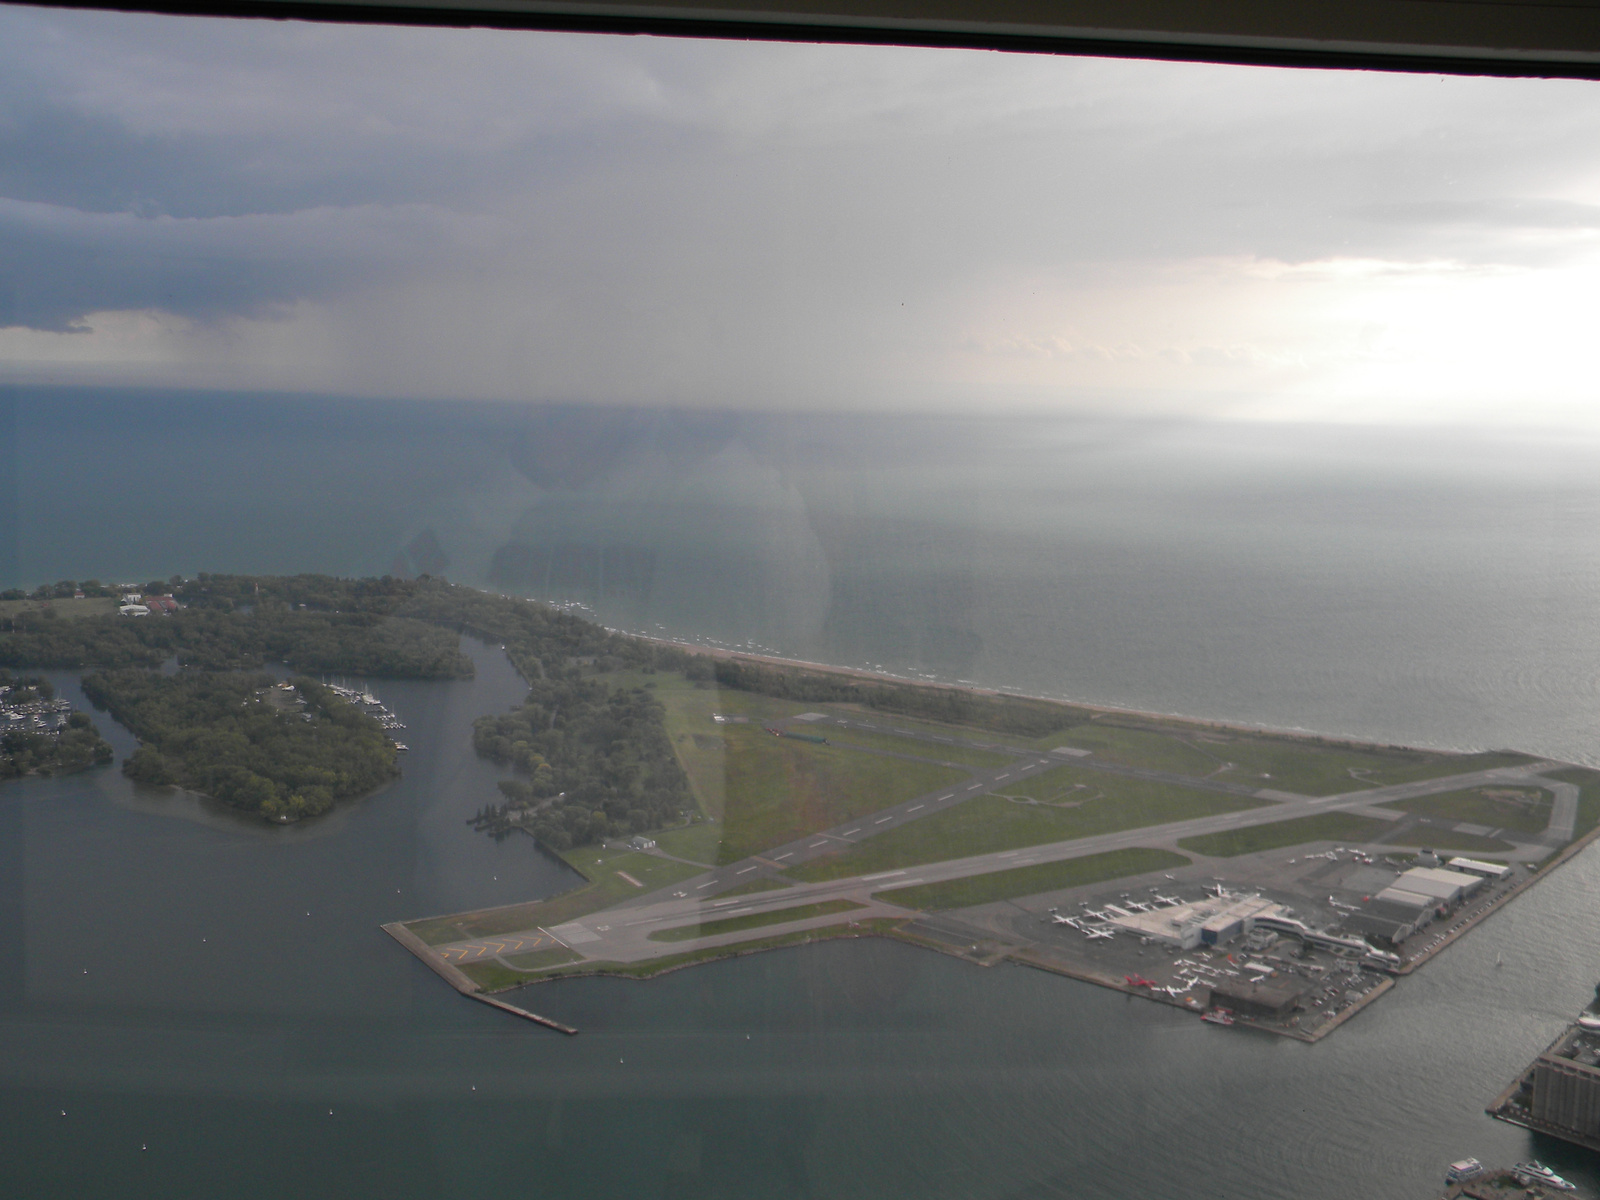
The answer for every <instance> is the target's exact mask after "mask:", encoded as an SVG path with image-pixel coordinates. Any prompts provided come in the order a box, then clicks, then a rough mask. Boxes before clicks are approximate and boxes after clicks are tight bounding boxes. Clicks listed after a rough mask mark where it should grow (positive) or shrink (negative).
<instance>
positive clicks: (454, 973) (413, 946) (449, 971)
mask: <svg viewBox="0 0 1600 1200" xmlns="http://www.w3.org/2000/svg"><path fill="white" fill-rule="evenodd" d="M380 928H382V930H383V931H384V932H385V933H387V934H388V935H389V936H390V937H392V938H393V939H394V940H395V941H397V942H399V943H400V944H401V945H402V946H404V947H405V948H406V949H407V950H409V951H411V953H412V954H414V955H416V956H417V957H418V958H420V959H421V960H422V961H423V963H425V964H426V965H427V967H428V969H429V970H430V971H432V972H433V973H434V974H435V975H438V976H439V977H440V978H441V979H443V980H444V981H445V982H446V983H448V984H449V985H450V986H451V987H453V988H455V990H456V991H458V992H460V993H461V994H462V995H463V996H465V997H467V998H468V999H469V1000H476V1001H477V1002H478V1003H479V1004H487V1005H489V1006H490V1007H491V1008H498V1009H500V1011H502V1012H508V1013H510V1014H511V1015H512V1016H515V1017H521V1018H522V1019H523V1020H524V1021H532V1022H533V1023H534V1024H535V1025H543V1026H544V1027H545V1028H546V1029H554V1030H555V1031H556V1032H557V1033H564V1034H567V1035H568V1036H571V1035H572V1034H575V1033H577V1032H578V1031H577V1030H576V1029H574V1028H573V1027H572V1026H571V1025H563V1024H562V1023H561V1022H560V1021H555V1020H552V1019H551V1018H549V1017H541V1016H540V1015H539V1014H538V1013H535V1012H529V1011H528V1010H527V1009H525V1008H518V1007H517V1006H516V1005H515V1004H507V1003H506V1002H505V1001H504V1000H497V999H495V997H493V996H485V995H484V994H483V990H482V989H481V988H480V987H479V986H478V985H477V984H476V983H474V982H473V981H472V980H471V979H469V978H468V977H467V976H466V975H464V974H463V973H462V972H461V971H460V970H458V969H457V968H456V967H454V966H452V965H451V964H450V963H447V962H445V960H444V959H442V958H440V957H439V956H438V955H437V954H436V953H434V950H433V947H431V946H429V945H428V943H427V942H424V941H423V940H422V939H421V938H419V937H418V936H417V935H416V934H414V933H412V932H411V931H410V930H409V929H407V928H406V927H405V926H404V925H402V924H400V923H399V922H398V921H395V922H392V923H391V924H388V925H383V926H380Z"/></svg>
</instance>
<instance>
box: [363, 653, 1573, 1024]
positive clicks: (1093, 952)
mask: <svg viewBox="0 0 1600 1200" xmlns="http://www.w3.org/2000/svg"><path fill="white" fill-rule="evenodd" d="M636 640H637V641H638V642H639V643H640V646H641V647H642V648H640V649H636V650H635V651H633V652H632V657H633V660H634V662H635V663H636V664H645V663H649V665H632V666H630V665H628V664H627V663H626V662H624V661H623V659H624V657H625V656H624V655H621V654H617V655H613V658H612V661H610V662H605V661H601V660H599V659H596V660H595V661H593V662H592V663H585V664H582V665H581V670H582V671H583V672H585V673H586V674H585V678H587V679H588V680H589V681H590V682H591V683H592V684H593V685H596V686H599V685H603V686H604V687H605V688H609V689H610V695H611V696H612V700H611V701H610V702H611V703H615V704H618V705H620V706H621V707H619V709H618V711H619V712H622V711H627V712H628V713H629V714H630V715H629V719H630V720H632V721H634V722H636V723H646V724H650V725H654V723H656V722H659V723H660V727H661V732H662V734H663V735H664V737H665V739H666V741H667V743H668V744H669V745H670V746H671V748H672V751H673V753H674V755H675V756H676V759H677V762H678V765H679V766H680V767H681V770H682V774H683V777H684V779H685V780H686V781H687V787H688V793H689V799H688V803H687V807H686V808H685V809H684V810H682V815H681V817H680V819H679V820H677V821H675V822H670V821H661V822H659V823H658V824H657V826H656V827H654V828H652V829H639V828H637V826H638V822H637V821H634V822H632V823H631V824H630V823H628V822H621V823H617V822H611V823H609V824H610V827H611V828H613V829H615V830H616V832H613V833H611V834H610V835H607V834H606V833H605V832H604V828H605V827H606V825H607V824H608V823H607V822H605V821H599V820H597V823H596V824H595V825H594V826H592V827H585V826H584V825H583V824H582V822H581V820H578V821H574V820H573V819H572V817H571V816H570V813H569V810H571V809H574V808H580V809H581V808H582V807H583V806H582V805H581V804H574V803H573V796H572V794H571V793H570V792H567V789H566V786H565V784H566V783H567V781H568V780H569V779H570V778H571V777H570V776H567V775H563V774H560V773H558V772H557V771H556V770H555V769H554V766H555V764H554V760H553V758H552V757H551V749H550V746H551V745H553V743H547V742H544V741H541V738H542V737H546V736H547V732H546V731H545V727H544V723H543V722H544V718H545V717H547V716H548V715H549V713H550V712H551V711H552V706H550V705H549V704H548V703H547V702H546V701H544V700H541V699H539V698H538V693H537V689H535V691H534V693H531V694H530V699H529V701H528V704H527V705H525V706H523V707H522V708H521V709H519V710H518V711H516V712H514V713H512V714H509V715H504V716H497V717H495V718H493V719H491V720H487V721H483V722H480V724H479V730H478V745H479V750H480V752H481V753H484V754H487V755H489V756H491V757H494V758H495V759H496V760H497V761H500V762H503V763H505V764H506V765H507V766H508V767H510V768H512V769H513V770H514V771H515V772H516V777H515V778H513V779H511V780H508V781H506V783H505V784H504V785H503V786H502V791H503V793H504V795H505V803H504V804H501V805H496V806H489V807H487V808H485V809H482V810H480V811H479V813H478V814H477V817H476V818H475V819H474V821H475V823H476V824H478V825H479V826H480V827H483V828H485V829H487V830H488V831H490V832H492V833H494V834H495V835H496V836H502V837H503V836H509V835H511V834H513V833H516V832H518V831H520V832H522V833H525V834H527V835H530V836H532V837H534V838H535V839H537V840H539V841H540V842H541V844H543V845H545V846H546V847H547V848H548V849H550V850H552V851H554V852H557V853H560V854H561V856H562V857H563V858H564V859H566V861H567V862H568V863H570V864H571V865H572V866H573V867H574V868H576V869H577V870H578V871H579V872H580V873H582V874H583V875H584V876H585V877H586V879H587V880H588V882H587V883H586V884H585V885H584V886H581V887H579V888H577V889H575V890H573V891H571V892H568V893H566V894H564V895H560V896H554V897H549V898H545V899H530V901H529V902H527V903H525V904H520V905H513V906H509V907H500V908H496V909H492V910H484V911H480V912H463V913H453V914H445V915H438V916H430V917H426V918H422V919H418V920H413V921H406V922H400V923H396V924H394V925H391V926H388V927H386V928H388V929H389V932H390V933H391V934H392V935H394V936H395V937H396V938H397V939H399V940H400V941H402V942H403V943H404V944H405V945H406V946H407V947H408V948H409V949H411V950H412V951H413V952H414V953H416V954H418V955H419V957H421V958H423V960H424V961H425V962H426V963H427V964H428V965H429V966H430V967H431V968H432V969H433V970H435V971H436V972H438V973H439V974H440V975H442V976H443V977H444V978H446V979H447V980H449V981H450V982H451V984H452V985H453V986H455V987H457V989H458V990H460V991H462V992H463V993H464V994H467V995H472V996H475V997H480V998H481V997H483V996H488V995H492V994H503V993H505V992H507V991H509V990H511V989H515V988H519V987H523V986H525V985H528V984H532V983H539V982H544V981H548V980H552V979H560V978H566V977H571V976H573V975H583V974H606V975H619V976H629V977H648V976H652V975H657V974H660V973H662V972H665V971H670V970H675V969H679V968H683V967H687V966H690V965H693V964H695V963H700V962H705V961H708V960H711V959H715V958H721V957H727V956H731V955H739V954H748V953H753V952H758V951H764V950H770V949H774V948H778V947H782V946H792V945H797V944H801V943H805V942H812V941H816V940H819V939H822V938H835V937H862V936H885V937H893V938H897V939H901V940H904V941H907V942H911V943H914V944H916V945H919V946H924V947H927V948H929V949H932V950H937V951H940V952H943V953H947V954H952V955H956V956H958V957H961V958H963V959H965V960H967V961H969V962H971V963H973V964H975V965H979V966H992V965H995V964H997V963H1001V962H1015V963H1021V964H1024V965H1027V966H1031V967H1036V968H1039V969H1043V970H1048V971H1053V972H1058V973H1061V974H1065V975H1069V976H1072V977H1075V978H1079V979H1083V980H1087V981H1090V982H1093V983H1096V984H1100V985H1102V986H1106V987H1112V988H1116V989H1119V990H1122V991H1125V992H1129V993H1132V994H1135V995H1139V996H1143V997H1146V998H1149V999H1152V1000H1156V1001H1158V1002H1161V1003H1166V1004H1172V1005H1177V1006H1180V1007H1183V1008H1186V1009H1189V1010H1190V1011H1193V1012H1195V1013H1196V1014H1197V1015H1198V1016H1203V1017H1204V1018H1205V1019H1207V1020H1209V1021H1211V1022H1212V1023H1214V1024H1218V1025H1232V1024H1238V1025H1243V1026H1251V1027H1255V1028H1259V1029H1263V1030H1268V1031H1271V1032H1274V1033H1277V1034H1281V1035H1284V1036H1288V1037H1294V1038H1298V1039H1301V1040H1306V1041H1316V1040H1319V1039H1320V1038H1322V1037H1325V1036H1326V1035H1327V1034H1328V1033H1330V1032H1331V1031H1332V1030H1334V1029H1336V1028H1338V1027H1339V1026H1340V1025H1342V1024H1343V1023H1344V1022H1346V1021H1347V1020H1349V1019H1350V1018H1351V1017H1353V1016H1354V1015H1355V1014H1356V1013H1357V1012H1359V1011H1360V1010H1361V1009H1362V1008H1364V1007H1365V1006H1366V1005H1367V1004H1368V1003H1370V1002H1372V1001H1373V1000H1374V999H1376V998H1377V997H1378V996H1381V995H1382V994H1383V993H1384V992H1386V991H1387V990H1389V989H1390V988H1391V987H1393V986H1394V984H1395V981H1396V980H1397V979H1398V978H1400V977H1403V976H1404V975H1407V974H1409V973H1410V972H1412V971H1414V970H1416V969H1417V968H1418V967H1420V966H1421V965H1422V964H1424V963H1425V962H1426V961H1428V959H1429V958H1431V957H1432V956H1433V955H1435V954H1437V953H1439V952H1440V951H1441V950H1443V949H1444V948H1445V947H1447V946H1449V945H1450V944H1452V943H1453V942H1454V941H1455V940H1456V939H1457V938H1459V937H1460V936H1462V935H1463V934H1464V933H1465V932H1466V931H1467V930H1468V929H1470V928H1471V927H1472V926H1474V925H1475V924H1476V923H1477V922H1479V921H1481V920H1482V919H1483V918H1484V917H1485V916H1486V915H1488V914H1489V913H1490V912H1492V911H1494V910H1495V909H1496V908H1498V907H1499V906H1500V905H1501V904H1503V903H1505V902H1506V901H1507V900H1508V899H1510V898H1511V897H1512V896H1515V895H1516V894H1518V893H1519V892H1520V891H1521V890H1522V889H1523V888H1525V887H1527V886H1529V885H1530V884H1532V883H1533V882H1535V881H1536V880H1537V879H1538V878H1540V877H1541V875H1542V874H1543V873H1544V872H1546V871H1548V870H1550V869H1551V868H1552V867H1553V866H1555V865H1556V864H1558V863H1559V862H1561V861H1564V860H1565V859H1566V858H1567V857H1568V856H1570V855H1571V854H1572V853H1574V852H1576V850H1577V849H1578V848H1579V847H1581V846H1582V845H1584V844H1586V843H1587V842H1588V841H1590V840H1591V839H1592V838H1593V837H1594V836H1595V835H1596V830H1597V826H1600V772H1596V771H1593V770H1589V769H1587V768H1583V767H1578V766H1575V765H1573V764H1568V763H1560V762H1553V761H1550V760H1547V759H1541V758H1538V757H1536V756H1531V755H1527V754H1522V753H1519V752H1516V751H1512V750H1494V751H1482V752H1474V753H1455V752H1446V751H1438V750H1422V749H1416V748H1409V747H1401V746H1385V745H1370V744H1363V743H1358V742H1352V741H1348V740H1341V739H1333V738H1323V737H1316V736H1306V735H1300V734H1290V733H1283V732H1276V731H1270V730H1262V729H1248V728H1240V727H1236V726H1230V725H1226V724H1219V723H1212V722H1202V721H1193V720H1180V719H1176V718H1172V717H1164V716H1157V715H1152V714H1143V713H1135V712H1127V711H1120V710H1111V709H1104V708H1095V707H1090V706H1085V705H1074V704H1065V703H1059V702H1055V701H1050V700H1043V699H1033V698H1028V697H1022V696H1016V695H1012V694H1000V693H996V692H992V691H983V690H980V689H975V688H962V687H946V686H939V685H932V684H926V683H920V682H909V681H905V680H898V679H893V678H888V677H882V676H873V675H870V674H868V673H864V672H859V671H846V670H842V669H836V668H826V667H821V666H817V665H815V664H800V663H788V662H782V661H779V660H775V659H770V658H761V657H758V656H749V655H740V654H734V653H727V652H716V653H712V652H709V651H705V650H703V649H702V648H698V647H690V646H672V645H667V644H663V643H652V642H650V641H649V640H648V639H636ZM652 645H653V646H654V647H655V649H656V651H657V657H656V658H655V659H654V660H653V661H652V660H650V658H649V655H648V654H647V653H646V652H645V651H646V649H648V647H650V646H652ZM600 694H601V693H599V692H596V693H595V695H596V696H598V695H600ZM641 696H643V697H647V700H646V701H644V702H642V703H641V702H639V700H638V698H639V697H641ZM624 697H632V698H633V699H631V700H624V699H623V698H624ZM651 736H652V739H653V738H654V736H655V735H654V733H652V735H651ZM651 744H652V745H654V744H655V743H654V741H652V742H651ZM649 761H658V760H656V759H650V760H649ZM634 765H635V768H636V773H635V775H634V776H633V778H634V779H635V780H639V779H642V778H645V776H644V775H643V774H642V772H643V770H644V763H643V761H641V762H640V763H637V764H634ZM668 777H669V775H668V774H667V773H662V774H659V775H655V776H650V778H653V779H666V778H668ZM563 793H566V794H563ZM674 802H675V801H674ZM662 807H665V805H663V806H662ZM588 811H590V812H596V811H597V810H592V809H591V810H588ZM654 811H658V810H652V812H654ZM640 815H648V814H646V813H644V812H643V810H641V812H640ZM569 822H570V823H569ZM585 834H587V838H585ZM498 1003H499V1004H500V1006H501V1007H510V1008H512V1009H514V1010H515V1011H519V1012H521V1013H522V1014H523V1015H528V1014H527V1010H525V1009H521V1008H519V1007H518V1006H515V1005H508V1004H507V1003H506V1002H504V1001H503V1000H502V1001H499V1002H498Z"/></svg>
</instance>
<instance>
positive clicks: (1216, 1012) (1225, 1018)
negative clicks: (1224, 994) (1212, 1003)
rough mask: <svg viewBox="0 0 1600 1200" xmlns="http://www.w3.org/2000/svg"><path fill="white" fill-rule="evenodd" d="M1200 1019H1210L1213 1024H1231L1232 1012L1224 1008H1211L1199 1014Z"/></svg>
mask: <svg viewBox="0 0 1600 1200" xmlns="http://www.w3.org/2000/svg"><path fill="white" fill-rule="evenodd" d="M1200 1019H1201V1020H1202V1021H1210V1022H1211V1023H1212V1024H1213V1025H1232V1024H1233V1014H1232V1013H1231V1012H1229V1011H1228V1010H1227V1009H1225V1008H1213V1009H1211V1010H1209V1011H1207V1012H1203V1013H1201V1014H1200Z"/></svg>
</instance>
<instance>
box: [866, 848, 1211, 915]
mask: <svg viewBox="0 0 1600 1200" xmlns="http://www.w3.org/2000/svg"><path fill="white" fill-rule="evenodd" d="M1188 865H1189V860H1188V859H1187V858H1185V857H1184V856H1183V855H1181V854H1174V853H1172V851H1170V850H1144V849H1132V850H1112V851H1110V852H1108V853H1106V854H1091V855H1089V856H1088V857H1087V858H1071V859H1067V860H1066V861H1065V862H1054V863H1037V864H1035V865H1033V866H1031V867H1013V868H1012V869H1011V870H1009V871H996V872H994V873H993V874H990V875H973V876H970V877H969V878H966V879H952V880H950V881H948V882H946V883H923V884H918V885H916V886H914V887H904V888H893V889H891V890H889V891H885V892H875V893H874V898H875V899H878V900H885V901H887V902H889V903H890V904H899V905H903V906H904V907H906V908H922V909H945V908H971V907H972V906H973V905H976V904H992V903H994V902H995V901H997V900H1011V899H1014V898H1016V897H1017V896H1033V895H1037V894H1039V893H1040V892H1056V891H1060V890H1061V889H1063V888H1072V887H1082V886H1083V885H1084V884H1088V883H1100V882H1102V881H1104V880H1107V879H1121V878H1122V877H1123V876H1126V875H1143V874H1146V873H1148V872H1150V871H1170V870H1172V869H1173V868H1175V867H1186V866H1188Z"/></svg>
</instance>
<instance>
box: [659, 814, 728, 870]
mask: <svg viewBox="0 0 1600 1200" xmlns="http://www.w3.org/2000/svg"><path fill="white" fill-rule="evenodd" d="M650 836H651V837H653V838H655V840H656V848H657V849H658V850H661V851H663V852H665V853H667V854H671V855H673V856H675V857H677V858H687V859H688V860H689V861H691V862H698V863H705V864H706V865H708V866H710V865H713V864H715V863H716V861H717V847H719V846H720V845H722V822H720V821H701V822H699V823H697V824H694V825H684V826H682V827H680V828H678V829H662V830H659V831H657V832H655V833H652V834H651V835H650Z"/></svg>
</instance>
